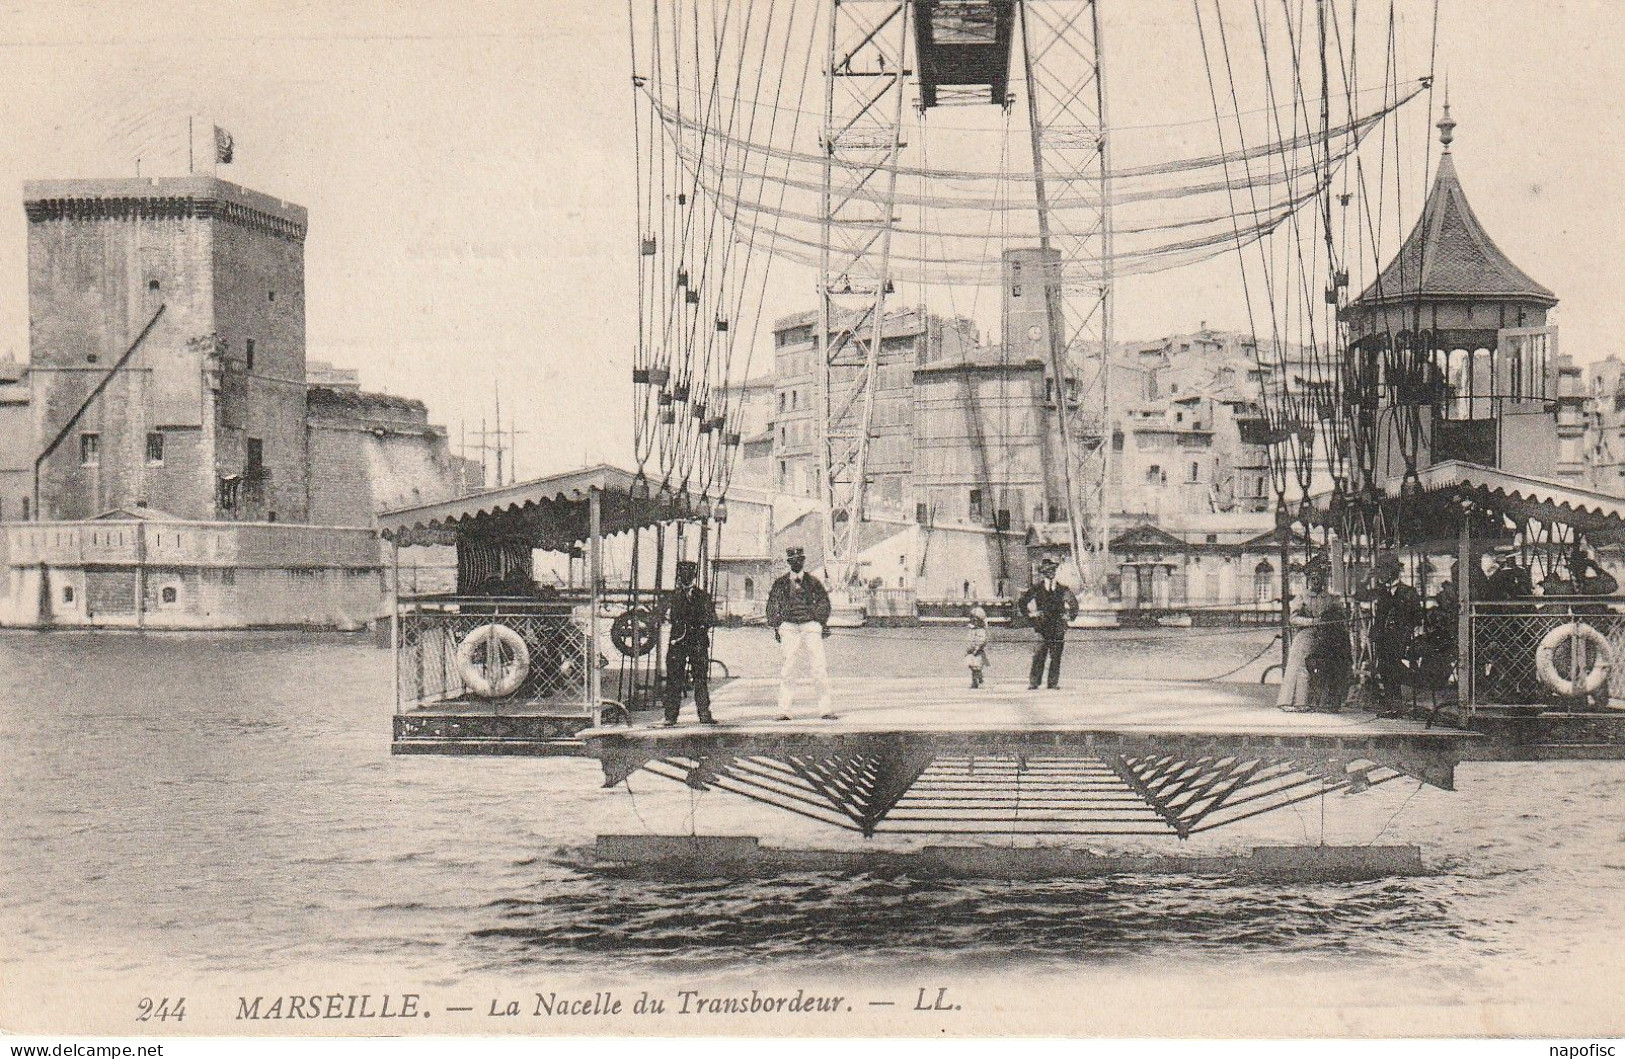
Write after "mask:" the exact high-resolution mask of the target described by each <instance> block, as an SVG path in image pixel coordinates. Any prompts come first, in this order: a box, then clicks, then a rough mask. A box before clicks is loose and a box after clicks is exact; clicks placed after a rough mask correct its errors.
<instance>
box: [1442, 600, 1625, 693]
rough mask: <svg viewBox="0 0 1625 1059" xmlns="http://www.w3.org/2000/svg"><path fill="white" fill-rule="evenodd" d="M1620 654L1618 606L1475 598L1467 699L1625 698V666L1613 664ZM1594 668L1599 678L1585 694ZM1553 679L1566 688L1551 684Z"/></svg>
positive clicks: (1622, 625) (1623, 631)
mask: <svg viewBox="0 0 1625 1059" xmlns="http://www.w3.org/2000/svg"><path fill="white" fill-rule="evenodd" d="M1588 630H1590V631H1588ZM1622 651H1625V603H1619V602H1613V601H1606V600H1596V601H1593V600H1588V599H1585V598H1584V597H1580V598H1576V599H1572V600H1569V599H1563V600H1552V601H1550V602H1541V601H1536V600H1530V601H1527V602H1518V603H1476V604H1474V605H1473V608H1472V657H1473V667H1474V686H1473V699H1474V701H1475V703H1476V704H1478V705H1508V706H1513V705H1560V706H1570V707H1572V706H1575V705H1577V704H1583V703H1585V702H1587V701H1588V700H1590V701H1594V702H1601V701H1604V700H1606V701H1621V700H1625V671H1622V667H1621V666H1620V665H1619V664H1618V659H1620V657H1621V652H1622ZM1543 658H1544V665H1543ZM1599 665H1600V666H1602V667H1603V668H1604V673H1603V674H1599V677H1600V678H1601V683H1600V685H1599V686H1598V687H1597V688H1596V689H1595V690H1594V691H1592V692H1586V691H1585V690H1584V688H1585V686H1586V684H1587V682H1588V677H1591V678H1592V679H1598V678H1597V677H1592V674H1593V673H1595V672H1596V669H1597V667H1598V666H1599ZM1543 668H1545V669H1546V672H1545V674H1544V675H1543V673H1542V670H1543ZM1553 677H1555V678H1556V679H1557V681H1558V682H1560V683H1563V684H1566V685H1570V686H1571V688H1572V690H1565V689H1563V688H1559V687H1556V686H1554V682H1553V679H1552V678H1553Z"/></svg>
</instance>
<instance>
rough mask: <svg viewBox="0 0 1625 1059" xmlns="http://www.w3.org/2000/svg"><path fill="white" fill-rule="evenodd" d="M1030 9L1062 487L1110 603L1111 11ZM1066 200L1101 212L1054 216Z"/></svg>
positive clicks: (1034, 125)
mask: <svg viewBox="0 0 1625 1059" xmlns="http://www.w3.org/2000/svg"><path fill="white" fill-rule="evenodd" d="M1018 7H1019V11H1018V15H1019V17H1018V24H1019V37H1020V41H1021V50H1022V73H1023V77H1024V79H1025V85H1026V96H1027V120H1028V129H1029V132H1030V133H1031V136H1032V153H1033V176H1034V193H1035V198H1036V206H1037V212H1038V233H1039V247H1040V249H1041V250H1042V252H1043V256H1044V259H1045V261H1044V267H1045V269H1046V272H1047V274H1046V275H1045V276H1044V284H1043V287H1044V301H1045V309H1046V312H1047V315H1048V318H1049V327H1048V338H1049V374H1050V376H1051V377H1052V379H1053V385H1054V390H1053V400H1054V407H1055V411H1056V416H1055V418H1056V424H1057V427H1058V429H1059V433H1060V442H1061V444H1060V448H1061V461H1062V475H1061V481H1062V484H1063V488H1064V489H1065V491H1066V510H1067V523H1068V527H1069V529H1070V531H1071V538H1072V539H1071V544H1072V555H1073V558H1074V560H1075V561H1076V562H1077V565H1078V573H1079V576H1080V577H1081V578H1082V579H1083V586H1084V587H1085V588H1086V589H1088V590H1089V591H1091V592H1095V593H1101V592H1103V591H1104V589H1105V584H1106V570H1107V565H1108V561H1109V555H1108V550H1109V547H1110V539H1111V538H1110V528H1109V526H1108V519H1109V515H1110V511H1109V502H1108V495H1107V489H1108V482H1109V480H1110V478H1111V453H1112V446H1111V362H1110V352H1111V342H1112V227H1111V177H1110V170H1109V168H1108V163H1109V158H1110V150H1109V143H1108V126H1107V118H1106V81H1105V76H1104V73H1103V70H1102V65H1101V59H1102V55H1101V38H1100V10H1099V8H1100V5H1099V3H1098V2H1097V0H1020V2H1019V5H1018ZM1064 200H1083V201H1087V202H1093V203H1096V204H1097V205H1096V206H1095V207H1094V208H1093V209H1084V210H1068V211H1052V210H1051V209H1050V203H1051V202H1056V201H1064Z"/></svg>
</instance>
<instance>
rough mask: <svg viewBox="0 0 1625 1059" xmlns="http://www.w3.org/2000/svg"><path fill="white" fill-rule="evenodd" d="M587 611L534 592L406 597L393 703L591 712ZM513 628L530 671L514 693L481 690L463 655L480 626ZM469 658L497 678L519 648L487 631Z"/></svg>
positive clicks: (400, 707)
mask: <svg viewBox="0 0 1625 1059" xmlns="http://www.w3.org/2000/svg"><path fill="white" fill-rule="evenodd" d="M588 620H589V618H588V614H587V613H586V611H585V609H584V608H582V607H580V606H577V605H574V604H571V603H568V602H556V601H546V602H539V601H537V600H534V599H528V598H489V597H471V596H444V595H437V596H432V597H424V598H404V597H403V598H402V599H401V601H400V603H399V605H398V606H397V608H396V616H395V621H396V634H395V673H396V684H395V709H396V712H397V713H399V712H404V711H406V710H410V709H413V708H416V707H420V706H428V705H434V704H440V703H454V702H468V703H470V704H477V705H479V706H481V707H482V708H483V707H489V708H491V709H492V710H493V711H494V712H495V713H497V714H499V715H500V714H502V713H503V712H505V711H515V712H517V711H518V710H519V709H520V708H524V709H525V710H526V711H527V712H535V710H536V708H537V707H544V708H545V709H546V710H547V711H548V712H550V713H551V712H554V711H556V712H558V713H559V714H561V715H562V714H570V715H574V714H590V713H592V708H591V699H590V690H589V681H588V679H587V677H588V674H589V672H590V670H589V668H588V657H587V655H588V633H587V623H588ZM490 625H497V626H504V627H506V628H508V629H511V630H512V631H513V632H514V633H515V634H517V636H518V637H519V640H520V641H521V642H522V643H523V644H524V652H523V654H524V657H525V666H524V667H523V668H524V669H525V675H524V678H523V680H521V681H519V683H518V686H517V687H516V688H515V689H514V690H513V691H511V692H510V693H508V694H505V695H493V696H481V695H477V694H476V693H474V692H473V691H472V690H471V689H470V688H469V687H468V685H467V681H466V680H465V679H464V674H465V666H464V664H463V663H462V662H460V660H459V653H460V652H462V651H463V650H464V645H465V643H466V642H467V641H468V639H469V637H470V635H471V634H473V633H474V631H475V630H477V629H480V628H483V627H485V626H490ZM467 653H468V655H469V658H468V662H469V663H470V664H472V665H474V666H475V667H476V668H477V669H478V670H480V671H482V673H483V675H485V676H486V677H487V678H488V679H490V680H491V682H492V683H500V678H501V677H502V676H503V675H505V674H507V673H509V672H511V671H512V667H513V666H514V665H515V664H516V655H517V652H512V651H510V650H509V649H508V648H507V647H506V646H504V645H502V644H500V643H499V642H498V641H496V640H495V639H494V638H493V637H491V636H489V635H487V636H482V637H480V638H479V640H478V641H477V642H476V643H475V644H472V645H470V646H469V648H468V652H467Z"/></svg>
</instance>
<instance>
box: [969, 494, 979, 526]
mask: <svg viewBox="0 0 1625 1059" xmlns="http://www.w3.org/2000/svg"><path fill="white" fill-rule="evenodd" d="M970 517H971V518H973V519H978V520H979V519H981V517H982V491H981V490H980V489H972V490H971V491H970Z"/></svg>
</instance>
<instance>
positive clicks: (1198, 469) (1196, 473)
mask: <svg viewBox="0 0 1625 1059" xmlns="http://www.w3.org/2000/svg"><path fill="white" fill-rule="evenodd" d="M1201 480H1202V465H1201V464H1200V463H1193V464H1191V476H1190V481H1191V482H1192V483H1195V482H1200V481H1201Z"/></svg>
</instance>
